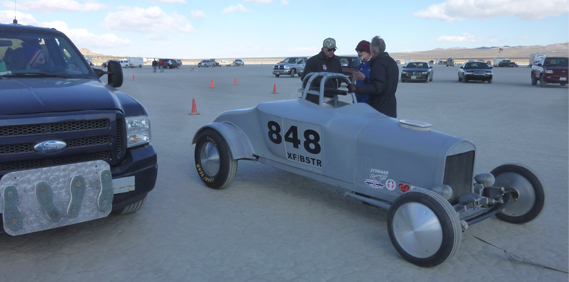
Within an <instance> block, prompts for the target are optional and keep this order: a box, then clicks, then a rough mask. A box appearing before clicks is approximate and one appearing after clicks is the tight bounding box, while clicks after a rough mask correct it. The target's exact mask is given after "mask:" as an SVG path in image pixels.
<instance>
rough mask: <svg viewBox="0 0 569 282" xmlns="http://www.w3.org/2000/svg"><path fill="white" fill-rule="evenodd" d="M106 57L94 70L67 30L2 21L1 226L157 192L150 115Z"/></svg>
mask: <svg viewBox="0 0 569 282" xmlns="http://www.w3.org/2000/svg"><path fill="white" fill-rule="evenodd" d="M43 50H45V51H43ZM48 51H49V52H48ZM40 55H41V56H40ZM38 58H41V59H44V60H37V59H38ZM29 60H32V61H31V62H30V61H29ZM36 61H37V63H35V62H36ZM28 62H30V63H28ZM106 64H107V67H108V71H103V70H101V69H98V68H91V67H90V66H89V65H88V64H87V61H86V60H85V58H84V57H83V56H82V55H81V53H80V51H79V50H78V49H77V47H76V46H75V45H74V44H73V42H71V40H70V39H69V38H68V37H67V36H66V35H65V34H63V33H62V32H61V31H58V30H55V29H52V28H40V27H33V26H29V25H19V24H0V68H1V71H0V101H1V102H0V124H1V126H0V132H1V133H0V203H1V204H0V213H1V216H2V224H1V226H2V227H0V233H2V232H6V233H8V234H9V235H11V236H19V235H23V234H28V233H32V232H38V231H43V230H48V229H54V228H59V227H63V226H68V225H72V224H76V223H81V222H86V221H90V220H96V219H100V218H104V217H107V216H108V215H109V214H110V213H115V214H126V213H131V212H136V211H137V210H139V209H140V208H141V207H142V205H143V203H144V199H145V198H146V196H147V194H148V193H149V192H150V191H152V190H153V189H154V186H155V183H156V177H157V173H158V163H157V154H156V151H155V149H154V147H153V145H152V143H151V134H150V131H151V126H150V117H149V115H148V113H147V111H146V110H145V108H144V106H143V105H142V104H140V103H139V102H138V101H137V100H136V99H134V98H133V97H131V96H130V95H128V94H126V93H124V92H122V91H121V90H119V89H117V88H118V87H120V86H122V84H123V72H122V67H121V64H120V63H119V62H117V61H108V62H106ZM104 75H107V78H108V83H103V82H102V81H101V77H102V76H104ZM132 94H134V95H132V96H136V93H132ZM125 220H128V219H125ZM100 231H101V232H105V231H104V230H100ZM53 234H58V235H62V236H64V237H68V236H69V238H71V237H72V236H75V235H77V234H76V232H74V231H73V228H72V229H61V230H59V231H57V232H55V233H50V234H47V236H48V237H50V236H51V235H53ZM40 280H41V279H40Z"/></svg>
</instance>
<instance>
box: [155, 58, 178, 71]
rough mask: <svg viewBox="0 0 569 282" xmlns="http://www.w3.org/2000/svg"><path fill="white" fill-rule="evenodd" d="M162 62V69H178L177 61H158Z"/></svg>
mask: <svg viewBox="0 0 569 282" xmlns="http://www.w3.org/2000/svg"><path fill="white" fill-rule="evenodd" d="M160 61H163V62H164V68H165V69H174V68H176V69H179V68H180V65H179V64H178V61H176V60H174V59H160V60H159V61H158V62H160ZM168 62H170V63H171V64H169V63H168Z"/></svg>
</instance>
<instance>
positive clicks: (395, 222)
mask: <svg viewBox="0 0 569 282" xmlns="http://www.w3.org/2000/svg"><path fill="white" fill-rule="evenodd" d="M387 229H388V232H389V238H390V239H391V243H392V244H393V246H394V247H395V249H396V250H397V252H398V253H399V254H400V255H401V256H402V257H403V258H404V259H406V260H407V261H409V262H411V263H413V264H415V265H418V266H422V267H432V266H436V265H439V264H441V263H443V262H445V261H446V260H448V259H449V258H451V257H452V256H453V255H454V254H455V253H456V252H457V250H458V248H459V247H460V243H461V240H462V227H461V224H460V219H459V217H458V213H457V212H456V211H455V210H454V208H453V207H452V205H451V204H450V203H449V202H448V201H447V200H446V199H445V198H443V197H442V196H441V195H439V194H437V193H435V192H432V191H429V190H424V189H419V190H413V191H409V192H406V193H405V194H402V195H400V196H399V197H397V198H396V199H395V201H393V204H392V205H391V207H390V208H389V212H388V215H387Z"/></svg>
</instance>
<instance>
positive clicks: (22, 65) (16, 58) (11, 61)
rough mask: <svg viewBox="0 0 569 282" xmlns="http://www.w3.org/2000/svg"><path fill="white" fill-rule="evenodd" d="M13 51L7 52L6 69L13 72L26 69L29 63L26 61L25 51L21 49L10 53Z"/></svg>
mask: <svg viewBox="0 0 569 282" xmlns="http://www.w3.org/2000/svg"><path fill="white" fill-rule="evenodd" d="M11 50H12V49H8V50H7V51H6V68H7V69H8V70H11V71H14V70H23V69H26V65H27V64H28V62H27V61H26V54H25V52H24V49H23V48H21V47H20V48H16V50H14V51H13V52H10V51H11ZM10 53H11V54H10Z"/></svg>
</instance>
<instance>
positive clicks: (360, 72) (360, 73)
mask: <svg viewBox="0 0 569 282" xmlns="http://www.w3.org/2000/svg"><path fill="white" fill-rule="evenodd" d="M369 45H370V43H369V41H367V40H362V41H360V43H358V46H356V52H358V58H359V59H360V61H361V62H362V63H361V64H360V65H359V66H358V69H357V70H356V71H355V72H354V73H353V76H354V79H355V81H356V86H361V85H365V84H368V83H369V74H370V71H371V69H370V67H369V59H370V58H371V52H370V50H369ZM368 97H369V96H367V95H361V94H356V99H357V100H358V103H367V100H368Z"/></svg>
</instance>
